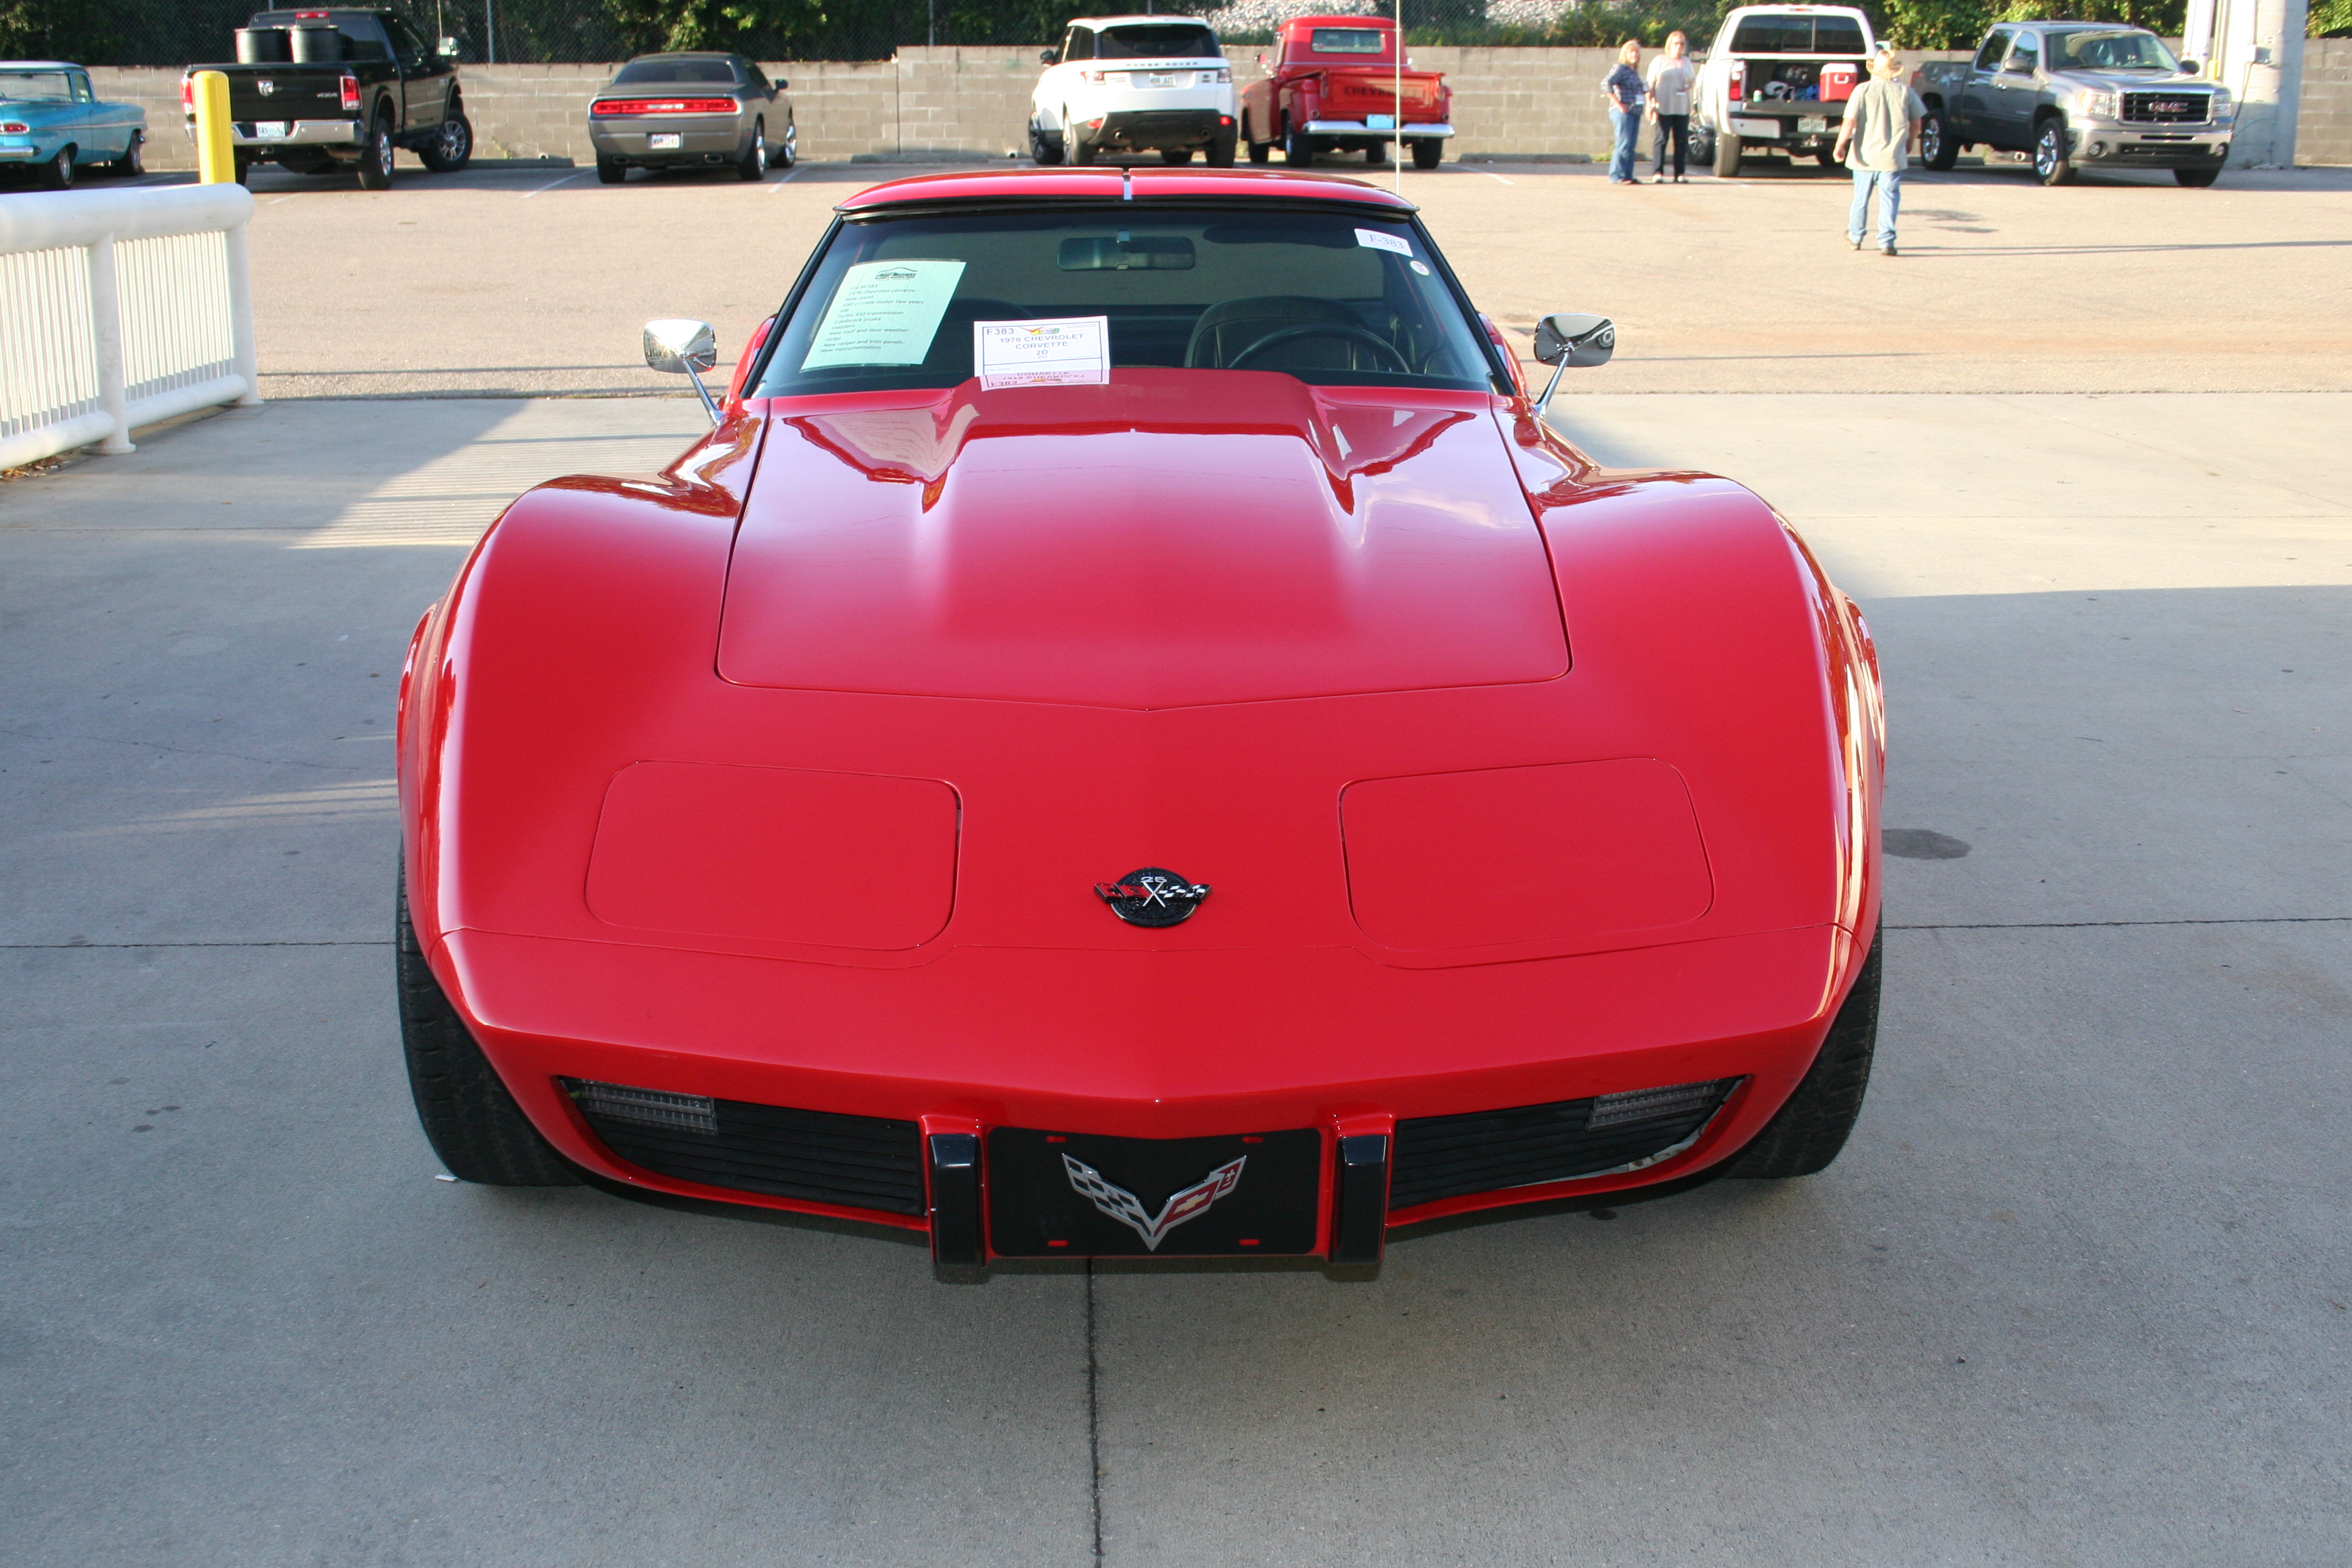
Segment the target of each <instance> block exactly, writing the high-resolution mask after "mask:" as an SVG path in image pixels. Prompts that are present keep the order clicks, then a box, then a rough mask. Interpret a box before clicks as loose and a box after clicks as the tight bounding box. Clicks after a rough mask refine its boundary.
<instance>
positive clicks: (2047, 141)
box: [2033, 115, 2074, 185]
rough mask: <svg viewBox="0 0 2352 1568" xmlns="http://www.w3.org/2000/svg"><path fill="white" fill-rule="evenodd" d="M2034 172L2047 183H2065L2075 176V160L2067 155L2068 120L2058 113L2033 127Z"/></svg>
mask: <svg viewBox="0 0 2352 1568" xmlns="http://www.w3.org/2000/svg"><path fill="white" fill-rule="evenodd" d="M2033 174H2034V177H2035V178H2036V179H2038V180H2040V181H2041V182H2042V184H2045V185H2063V184H2068V183H2069V182H2071V181H2072V180H2073V179H2074V159H2072V158H2071V157H2069V156H2068V155H2067V147H2066V122H2065V121H2063V120H2061V119H2059V118H2058V117H2057V116H2056V115H2052V116H2051V117H2050V118H2049V119H2047V120H2045V121H2042V123H2041V124H2039V125H2037V126H2035V127H2034V128H2033Z"/></svg>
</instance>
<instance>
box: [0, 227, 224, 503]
mask: <svg viewBox="0 0 2352 1568" xmlns="http://www.w3.org/2000/svg"><path fill="white" fill-rule="evenodd" d="M252 216H253V195H252V193H251V192H249V191H247V189H246V188H245V187H244V186H243V185H237V184H213V185H171V186H163V187H151V188H147V189H137V188H134V189H130V190H116V191H58V192H55V193H50V194H42V195H5V196H0V468H7V467H13V466H14V465H16V464H18V463H29V462H31V461H33V460H34V459H35V458H46V457H48V456H50V455H51V454H53V453H57V452H65V451H70V450H71V449H72V448H74V447H83V446H88V445H89V444H90V443H91V442H97V443H98V444H99V448H98V449H99V450H100V451H101V452H128V451H130V450H131V431H132V430H134V429H136V428H137V427H138V426H142V425H152V424H153V423H155V422H156V421H157V420H159V419H169V418H171V417H173V416H174V415H179V414H186V413H189V412H191V411H193V410H194V409H198V408H205V407H209V406H210V405H214V404H218V403H241V404H255V403H259V402H260V401H261V391H260V386H259V378H258V376H257V374H256V369H255V364H254V349H253V283H252V274H251V270H250V268H249V267H248V265H247V258H246V237H245V226H246V224H247V221H248V220H249V219H250V218H251V217H252Z"/></svg>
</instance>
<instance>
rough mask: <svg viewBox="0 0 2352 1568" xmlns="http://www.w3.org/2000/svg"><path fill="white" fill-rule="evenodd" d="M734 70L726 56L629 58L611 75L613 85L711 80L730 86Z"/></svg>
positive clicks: (636, 85)
mask: <svg viewBox="0 0 2352 1568" xmlns="http://www.w3.org/2000/svg"><path fill="white" fill-rule="evenodd" d="M734 80H735V72H734V71H733V69H732V68H730V67H729V66H728V64H727V62H726V61H725V60H631V61H630V62H629V63H628V64H627V65H625V66H623V67H622V68H621V74H620V75H618V76H616V77H614V79H613V85H614V87H645V86H651V85H653V84H655V83H656V82H682V81H684V82H711V83H715V84H725V85H729V86H731V85H733V83H734Z"/></svg>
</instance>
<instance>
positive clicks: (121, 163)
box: [111, 131, 147, 179]
mask: <svg viewBox="0 0 2352 1568" xmlns="http://www.w3.org/2000/svg"><path fill="white" fill-rule="evenodd" d="M146 148H147V133H146V132H143V131H133V132H131V145H130V146H128V147H125V148H124V149H123V150H122V156H121V157H120V158H117V159H116V160H115V161H114V163H112V165H111V167H112V168H113V170H114V172H115V173H116V174H121V175H123V176H124V177H125V178H128V179H137V178H138V177H139V176H140V175H142V174H145V173H146V172H147V153H146Z"/></svg>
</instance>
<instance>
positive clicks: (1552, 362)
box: [1536, 310, 1617, 415]
mask: <svg viewBox="0 0 2352 1568" xmlns="http://www.w3.org/2000/svg"><path fill="white" fill-rule="evenodd" d="M1616 351H1617V324H1616V323H1615V322H1614V321H1611V320H1610V319H1609V318H1608V317H1606V316H1596V315H1593V314H1591V312H1589V311H1584V310H1561V311H1559V312H1557V313H1555V314H1553V315H1549V316H1546V317H1545V318H1544V319H1543V320H1542V321H1538V322H1537V323H1536V359H1537V361H1538V363H1543V364H1548V365H1549V366H1551V380H1549V382H1547V383H1545V384H1544V389H1543V395H1542V396H1541V397H1538V398H1537V399H1536V412H1537V413H1538V415H1540V414H1541V413H1542V412H1543V411H1544V409H1545V408H1546V407H1547V406H1549V405H1550V403H1551V395H1552V394H1553V393H1554V392H1556V391H1558V390H1559V375H1560V372H1562V371H1564V370H1566V369H1568V368H1569V367H1570V365H1574V366H1575V367H1576V368H1578V369H1579V370H1584V369H1589V368H1590V367H1591V366H1593V365H1597V364H1607V363H1609V356H1610V355H1611V354H1612V353H1616Z"/></svg>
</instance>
